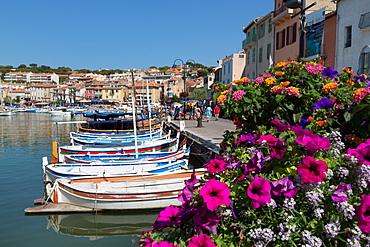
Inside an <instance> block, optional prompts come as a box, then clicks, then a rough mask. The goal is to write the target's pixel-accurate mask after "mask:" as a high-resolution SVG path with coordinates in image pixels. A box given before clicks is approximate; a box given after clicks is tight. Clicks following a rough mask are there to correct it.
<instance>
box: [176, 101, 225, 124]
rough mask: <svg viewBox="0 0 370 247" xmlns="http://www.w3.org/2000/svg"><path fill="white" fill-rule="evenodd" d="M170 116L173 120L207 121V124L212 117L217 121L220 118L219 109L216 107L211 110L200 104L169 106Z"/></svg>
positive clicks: (209, 107)
mask: <svg viewBox="0 0 370 247" xmlns="http://www.w3.org/2000/svg"><path fill="white" fill-rule="evenodd" d="M170 115H171V117H173V119H174V120H198V119H202V120H207V122H209V121H210V120H211V119H212V118H213V117H214V118H215V121H218V118H219V116H220V107H219V106H218V105H216V106H214V107H213V108H212V107H211V106H210V105H208V106H206V105H202V104H183V105H181V106H180V105H179V106H174V105H172V106H171V109H170Z"/></svg>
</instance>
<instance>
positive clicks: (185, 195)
mask: <svg viewBox="0 0 370 247" xmlns="http://www.w3.org/2000/svg"><path fill="white" fill-rule="evenodd" d="M198 182H199V179H197V177H196V175H195V170H193V174H192V175H191V177H190V179H188V180H185V187H184V189H183V190H182V193H181V194H180V195H179V196H178V200H179V201H180V202H182V204H183V205H184V204H188V203H190V201H191V198H192V197H193V195H194V193H193V192H194V191H195V185H196V184H197V183H198Z"/></svg>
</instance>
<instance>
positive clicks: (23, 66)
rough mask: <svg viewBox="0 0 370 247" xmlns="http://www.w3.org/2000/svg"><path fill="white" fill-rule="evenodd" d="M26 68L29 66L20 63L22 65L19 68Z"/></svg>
mask: <svg viewBox="0 0 370 247" xmlns="http://www.w3.org/2000/svg"><path fill="white" fill-rule="evenodd" d="M24 68H27V66H26V65H25V64H20V65H19V66H18V69H24Z"/></svg>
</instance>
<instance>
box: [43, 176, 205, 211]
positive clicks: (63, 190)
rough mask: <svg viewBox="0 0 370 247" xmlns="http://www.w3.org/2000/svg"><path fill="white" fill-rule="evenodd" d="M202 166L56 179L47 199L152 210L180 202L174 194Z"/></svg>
mask: <svg viewBox="0 0 370 247" xmlns="http://www.w3.org/2000/svg"><path fill="white" fill-rule="evenodd" d="M205 173H206V170H205V169H197V170H194V171H190V170H186V171H182V170H180V171H174V172H168V173H161V174H155V175H136V176H127V175H126V176H116V177H95V178H94V177H90V178H77V179H57V180H56V181H55V182H54V185H53V187H52V188H51V189H50V190H47V191H46V193H47V197H48V198H47V200H50V201H51V202H53V203H65V204H70V205H76V206H80V207H84V208H90V209H93V210H95V209H96V210H103V211H105V210H119V211H127V210H154V209H160V208H165V207H167V206H169V205H181V202H180V201H178V199H177V198H178V196H179V195H180V194H181V193H182V189H183V188H184V181H185V180H188V179H189V178H190V177H191V175H192V174H194V175H195V176H196V177H197V178H200V177H202V176H204V175H205Z"/></svg>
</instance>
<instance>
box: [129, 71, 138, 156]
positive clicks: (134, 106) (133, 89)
mask: <svg viewBox="0 0 370 247" xmlns="http://www.w3.org/2000/svg"><path fill="white" fill-rule="evenodd" d="M131 79H132V97H131V102H132V121H133V123H134V139H135V154H136V158H138V149H137V133H136V105H135V80H134V71H133V70H131Z"/></svg>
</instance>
